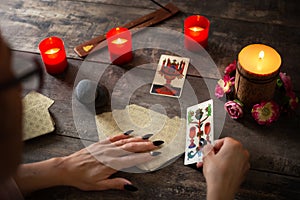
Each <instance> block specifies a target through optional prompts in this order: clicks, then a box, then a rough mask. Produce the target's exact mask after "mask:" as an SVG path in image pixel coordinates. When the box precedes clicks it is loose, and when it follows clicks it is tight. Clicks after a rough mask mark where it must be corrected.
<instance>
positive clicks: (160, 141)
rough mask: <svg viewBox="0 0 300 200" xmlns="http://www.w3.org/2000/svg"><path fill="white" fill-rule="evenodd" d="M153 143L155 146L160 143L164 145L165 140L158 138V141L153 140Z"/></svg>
mask: <svg viewBox="0 0 300 200" xmlns="http://www.w3.org/2000/svg"><path fill="white" fill-rule="evenodd" d="M152 143H153V145H154V146H159V145H162V144H163V143H165V142H164V141H162V140H156V141H153V142H152Z"/></svg>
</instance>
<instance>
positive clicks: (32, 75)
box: [0, 56, 44, 93]
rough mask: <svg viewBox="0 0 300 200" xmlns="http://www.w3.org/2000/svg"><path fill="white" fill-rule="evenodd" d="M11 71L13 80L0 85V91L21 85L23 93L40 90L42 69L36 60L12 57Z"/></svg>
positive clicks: (42, 76)
mask: <svg viewBox="0 0 300 200" xmlns="http://www.w3.org/2000/svg"><path fill="white" fill-rule="evenodd" d="M12 71H13V74H14V78H12V79H11V80H9V81H6V82H4V83H0V91H1V90H6V89H9V88H11V87H14V86H17V85H18V84H21V85H22V89H23V92H25V93H26V92H29V91H32V90H36V91H38V90H40V89H41V88H42V84H43V78H44V75H43V68H42V66H41V64H40V63H39V61H38V60H37V59H36V58H33V59H28V58H24V57H20V56H18V57H17V56H13V60H12Z"/></svg>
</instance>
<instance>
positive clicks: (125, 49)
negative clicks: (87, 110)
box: [106, 27, 132, 65]
mask: <svg viewBox="0 0 300 200" xmlns="http://www.w3.org/2000/svg"><path fill="white" fill-rule="evenodd" d="M106 39H107V46H108V50H109V53H110V60H111V62H112V63H113V64H115V65H121V64H125V63H128V62H130V61H131V60H132V42H131V33H130V31H129V30H128V29H127V28H123V27H117V28H113V29H111V30H110V31H108V32H107V34H106Z"/></svg>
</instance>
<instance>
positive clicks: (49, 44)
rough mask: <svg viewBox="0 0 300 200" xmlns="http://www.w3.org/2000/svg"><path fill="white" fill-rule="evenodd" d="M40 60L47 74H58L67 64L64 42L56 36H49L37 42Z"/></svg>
mask: <svg viewBox="0 0 300 200" xmlns="http://www.w3.org/2000/svg"><path fill="white" fill-rule="evenodd" d="M39 49H40V52H41V56H42V60H43V62H44V65H45V68H46V71H47V72H48V73H49V74H60V73H62V72H64V71H65V69H66V67H67V66H68V63H67V58H66V52H65V48H64V43H63V41H62V39H60V38H58V37H49V38H46V39H44V40H42V41H41V43H40V44H39Z"/></svg>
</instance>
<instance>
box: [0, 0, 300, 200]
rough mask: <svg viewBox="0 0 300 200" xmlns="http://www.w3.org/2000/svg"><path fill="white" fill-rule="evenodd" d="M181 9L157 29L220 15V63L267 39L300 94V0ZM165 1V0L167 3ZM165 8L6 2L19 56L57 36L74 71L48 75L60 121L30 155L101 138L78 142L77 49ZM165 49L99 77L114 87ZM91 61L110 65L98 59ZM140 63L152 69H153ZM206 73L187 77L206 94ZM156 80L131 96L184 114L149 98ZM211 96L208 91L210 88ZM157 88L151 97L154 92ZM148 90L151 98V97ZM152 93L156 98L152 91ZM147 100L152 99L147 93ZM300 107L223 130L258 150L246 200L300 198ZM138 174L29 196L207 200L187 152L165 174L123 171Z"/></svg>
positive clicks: (0, 22) (1, 22)
mask: <svg viewBox="0 0 300 200" xmlns="http://www.w3.org/2000/svg"><path fill="white" fill-rule="evenodd" d="M172 2H173V3H174V4H175V5H176V6H177V7H178V8H180V10H181V12H180V13H178V14H177V15H176V16H174V17H172V18H171V19H169V20H166V21H164V22H162V23H160V24H159V25H157V27H164V28H169V29H172V30H176V31H179V32H181V31H182V27H183V20H184V19H185V17H186V16H189V15H192V14H202V15H205V16H206V17H208V18H209V19H210V21H211V30H210V36H209V42H208V49H207V52H208V53H209V54H210V56H211V57H212V59H213V60H214V62H215V63H216V65H217V66H218V69H219V71H220V72H221V73H223V70H224V68H225V67H226V66H227V65H228V64H229V63H231V62H232V61H233V60H234V59H236V57H237V54H238V52H239V51H240V50H241V48H242V47H244V46H245V45H247V44H251V43H265V44H267V45H270V46H272V47H274V48H275V49H276V50H277V51H278V52H279V53H280V55H281V57H282V69H281V71H284V72H287V73H288V74H289V75H290V76H291V78H292V80H293V83H294V89H295V90H296V93H297V96H300V93H299V91H300V81H299V79H300V66H299V63H300V56H299V55H300V45H299V44H300V24H299V21H300V16H299V8H300V6H299V5H300V4H299V2H298V1H296V0H291V1H284V0H277V1H271V0H266V1H241V0H240V1H239V0H233V1H198V0H190V1H180V0H173V1H172ZM160 3H162V4H166V3H168V1H167V0H161V1H160ZM157 8H158V7H157V6H156V5H155V4H153V3H151V1H139V0H131V1H122V0H115V1H110V0H98V1H95V0H86V1H55V0H49V1H33V0H27V1H20V0H9V1H5V2H1V7H0V16H1V17H0V26H1V31H2V34H3V35H4V37H5V38H6V39H7V40H8V42H9V43H10V45H11V48H12V49H13V51H14V53H15V54H16V55H20V54H23V55H31V56H36V57H39V53H38V44H39V42H40V41H41V40H42V39H43V38H45V37H47V36H52V35H56V36H59V37H61V38H62V39H63V40H64V41H65V46H66V51H67V56H68V62H69V68H68V70H67V72H66V73H65V74H64V75H61V76H51V75H48V74H47V75H46V80H45V85H44V88H43V90H42V93H43V94H44V95H46V96H49V97H50V98H52V99H54V100H55V103H54V105H53V106H52V107H51V109H50V112H51V114H52V115H53V118H54V120H55V123H56V130H55V132H54V133H51V134H48V135H45V136H41V137H38V138H35V139H32V140H30V141H27V142H25V148H24V162H25V163H29V162H35V161H40V160H44V159H47V158H51V157H54V156H64V155H68V154H70V153H72V152H74V151H76V150H79V149H81V148H82V147H83V144H82V141H96V140H97V137H95V136H94V135H93V134H91V135H88V134H87V135H86V137H81V138H80V139H79V135H78V131H77V129H76V127H75V125H74V120H73V116H72V99H71V98H72V92H73V85H74V80H75V78H76V75H77V71H78V69H80V66H81V65H82V63H83V61H84V60H83V59H81V58H79V57H78V56H77V55H76V54H75V53H74V51H73V48H74V47H75V46H77V45H78V44H80V43H82V42H84V41H86V40H87V39H90V38H93V37H95V36H98V35H100V34H103V33H105V32H106V31H107V30H109V29H110V28H112V27H115V26H116V25H122V24H125V23H127V22H129V21H131V20H133V19H135V18H138V17H140V16H142V15H145V14H148V13H150V12H152V11H154V10H155V9H157ZM161 53H162V52H160V51H158V50H156V49H143V50H140V51H136V52H135V58H134V60H133V61H132V62H131V63H129V64H128V65H126V66H123V67H119V66H112V65H111V66H110V67H109V68H107V70H106V72H105V76H102V78H101V80H100V82H101V83H102V84H104V85H106V86H107V88H108V89H109V91H110V93H111V92H112V91H113V89H114V85H115V83H116V82H117V80H118V79H119V78H120V77H121V76H122V75H123V74H124V73H125V72H126V71H128V70H131V69H133V68H134V66H138V65H141V64H143V63H148V62H153V63H156V62H157V61H158V59H159V56H160V54H161ZM85 62H91V63H94V62H96V63H98V64H99V66H101V65H107V64H108V63H107V62H106V61H105V62H102V61H97V60H93V59H90V60H89V59H86V60H85ZM140 70H144V71H145V73H146V72H149V71H150V72H153V71H154V68H153V67H148V68H147V67H145V68H142V69H140ZM203 78H210V79H211V81H212V83H213V84H215V83H216V81H217V79H216V77H214V75H213V74H204V75H203V74H201V75H200V74H198V73H196V71H195V70H194V69H193V67H190V68H189V71H188V77H187V80H188V81H189V82H190V83H191V85H192V87H193V88H194V90H195V91H196V93H197V96H198V101H199V102H201V101H203V100H206V99H208V98H209V96H208V94H207V88H206V86H205V84H203ZM149 88H150V84H148V85H146V86H144V87H142V88H140V89H138V90H137V91H136V92H135V93H134V94H133V95H132V98H131V103H137V104H140V105H143V106H151V105H152V104H153V103H157V102H160V103H165V104H164V105H166V108H167V109H166V110H167V111H168V112H169V113H168V114H169V115H177V114H178V113H177V112H178V110H176V109H178V105H177V107H176V106H175V107H174V108H173V107H172V106H168V105H170V104H172V103H174V102H176V101H177V100H176V99H170V98H163V101H162V100H161V99H162V98H158V97H153V96H149V94H148V91H149ZM202 94H204V95H202ZM147 95H148V96H147ZM147 97H148V98H147ZM150 97H151V98H150ZM145 99H147V100H145ZM299 114H300V111H299V108H298V109H297V112H296V116H294V117H292V118H291V117H288V116H285V117H281V118H280V119H279V121H278V122H276V123H274V124H272V125H271V126H269V127H264V126H259V125H257V124H256V122H255V121H254V120H253V119H252V118H251V117H250V116H249V115H246V117H245V118H243V119H241V120H238V121H234V120H232V119H230V118H229V117H228V116H227V117H226V119H225V124H224V127H223V130H222V132H221V137H225V136H231V137H234V138H236V139H238V140H240V141H241V142H242V143H243V144H244V146H245V147H246V148H248V149H249V151H250V153H251V169H250V172H249V174H248V177H247V179H246V181H245V182H244V184H243V185H242V186H241V189H240V191H239V193H238V194H237V196H236V198H237V199H299V198H300V192H299V187H300V154H299V150H300V145H299V144H300V143H299V142H300V135H299V129H300V120H299ZM117 175H118V176H122V177H126V178H129V179H130V180H131V181H132V182H133V183H134V184H135V185H136V186H138V187H139V191H138V192H136V193H131V192H126V191H113V190H111V191H102V192H82V191H79V190H77V189H74V188H71V187H56V188H50V189H46V190H42V191H38V192H35V193H34V194H32V195H31V196H30V197H28V199H170V198H172V199H204V198H205V193H206V184H205V179H204V177H203V175H202V173H201V172H199V171H197V170H195V169H193V168H191V167H187V166H184V165H183V157H181V158H180V159H178V160H177V161H176V162H174V163H173V164H171V165H169V166H168V167H166V168H163V169H161V170H159V171H155V172H152V173H146V174H130V173H124V172H119V173H118V174H117Z"/></svg>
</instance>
